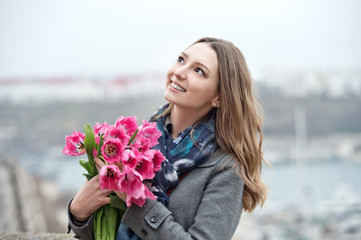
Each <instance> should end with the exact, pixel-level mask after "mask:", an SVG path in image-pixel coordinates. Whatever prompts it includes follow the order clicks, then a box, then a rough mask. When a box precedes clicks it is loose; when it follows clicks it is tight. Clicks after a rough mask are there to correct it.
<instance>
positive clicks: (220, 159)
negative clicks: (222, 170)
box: [199, 148, 235, 167]
mask: <svg viewBox="0 0 361 240" xmlns="http://www.w3.org/2000/svg"><path fill="white" fill-rule="evenodd" d="M234 164H235V162H234V157H233V154H231V153H229V152H226V151H225V150H223V149H221V148H217V150H216V151H215V152H214V153H213V154H212V155H211V156H210V158H209V159H208V160H207V161H206V162H204V163H203V164H201V165H200V166H199V167H212V166H216V165H218V166H224V167H226V166H231V167H232V166H234Z"/></svg>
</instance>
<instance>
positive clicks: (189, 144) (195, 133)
mask: <svg viewBox="0 0 361 240" xmlns="http://www.w3.org/2000/svg"><path fill="white" fill-rule="evenodd" d="M167 107H168V104H167V105H165V106H163V107H162V108H160V110H159V111H158V112H157V113H156V115H159V114H160V113H162V112H163V111H164V110H165V109H166V108H167ZM215 114H216V113H215V110H212V111H211V112H210V113H209V114H208V115H207V116H206V117H205V118H204V120H203V121H201V122H199V123H196V124H195V125H194V126H190V127H188V128H187V129H185V130H184V131H183V132H181V133H180V134H179V135H178V137H177V138H176V139H174V140H172V124H171V123H170V122H169V115H166V116H162V117H160V118H158V119H157V120H156V122H157V128H158V130H160V131H161V132H162V136H161V137H160V138H159V139H158V141H159V144H158V145H157V146H156V147H155V148H156V149H159V150H160V151H161V152H162V153H163V155H164V156H165V158H166V159H165V161H164V162H163V163H162V167H161V169H160V170H159V171H158V172H157V174H156V176H155V178H154V179H153V182H152V187H151V188H150V190H151V191H152V192H153V193H154V194H155V195H156V196H157V197H158V200H159V201H161V202H162V203H163V204H164V205H168V202H169V197H168V195H167V192H168V191H169V190H170V189H172V188H174V187H176V186H177V185H178V183H179V178H180V177H181V176H182V175H183V174H185V173H187V172H188V171H190V170H192V169H193V168H195V167H197V166H199V165H200V164H202V163H204V162H205V161H207V159H208V158H209V157H210V156H211V155H212V154H213V152H214V151H215V150H216V148H217V146H218V145H217V142H216V140H215V125H214V124H215V123H214V121H215V120H214V119H215ZM152 119H153V117H152V118H151V120H152Z"/></svg>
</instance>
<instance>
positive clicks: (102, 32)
mask: <svg viewBox="0 0 361 240" xmlns="http://www.w3.org/2000/svg"><path fill="white" fill-rule="evenodd" d="M203 36H213V37H220V38H224V39H227V40H230V41H232V42H233V43H234V44H235V45H236V46H238V47H239V48H240V49H241V51H242V52H243V53H244V55H245V57H246V60H247V61H248V64H249V67H250V69H251V72H252V73H253V74H257V73H259V72H261V71H262V70H264V69H269V68H276V69H296V70H299V69H301V70H302V69H311V70H330V69H355V68H356V69H361V1H358V0H339V1H335V0H295V1H292V0H247V1H246V0H222V1H219V0H217V1H213V0H182V1H169V0H156V1H152V0H132V1H122V0H99V1H95V0H77V1H76V0H42V1H41V0H0V78H3V77H38V76H58V75H66V76H99V77H102V76H113V75H121V74H132V73H143V72H165V71H166V70H167V69H168V67H169V66H170V65H171V64H172V63H173V61H175V59H176V57H177V55H178V53H179V52H180V51H182V50H183V49H184V48H185V47H187V46H188V45H190V44H191V43H192V42H194V41H195V40H197V39H198V38H200V37H203Z"/></svg>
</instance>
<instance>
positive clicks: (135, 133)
mask: <svg viewBox="0 0 361 240" xmlns="http://www.w3.org/2000/svg"><path fill="white" fill-rule="evenodd" d="M137 133H138V129H137V130H136V131H135V132H134V133H133V135H132V136H131V137H130V139H129V142H128V145H129V144H131V143H132V142H133V141H134V139H135V137H136V136H137Z"/></svg>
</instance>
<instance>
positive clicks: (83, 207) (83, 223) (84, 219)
mask: <svg viewBox="0 0 361 240" xmlns="http://www.w3.org/2000/svg"><path fill="white" fill-rule="evenodd" d="M110 193H112V191H109V190H102V189H101V188H100V187H99V175H97V176H95V177H93V178H92V179H91V180H89V181H88V182H86V183H85V184H84V185H83V186H82V187H81V188H80V190H79V191H78V192H77V194H76V195H75V197H74V199H73V200H72V201H70V203H69V205H68V216H69V217H68V219H69V227H70V228H71V229H72V230H73V232H74V233H75V234H76V235H77V236H79V237H80V238H81V239H94V233H93V231H94V230H93V213H94V212H95V211H96V210H97V209H98V208H100V207H101V206H103V205H105V204H109V203H110V198H109V197H108V195H109V194H110Z"/></svg>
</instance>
